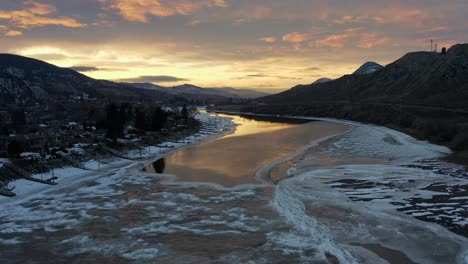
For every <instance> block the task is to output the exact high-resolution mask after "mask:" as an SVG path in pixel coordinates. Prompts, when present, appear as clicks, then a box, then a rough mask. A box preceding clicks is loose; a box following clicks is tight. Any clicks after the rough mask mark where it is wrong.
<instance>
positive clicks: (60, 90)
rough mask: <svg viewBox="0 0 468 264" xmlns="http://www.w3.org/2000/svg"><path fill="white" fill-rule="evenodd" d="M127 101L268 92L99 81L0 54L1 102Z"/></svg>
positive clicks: (208, 98)
mask: <svg viewBox="0 0 468 264" xmlns="http://www.w3.org/2000/svg"><path fill="white" fill-rule="evenodd" d="M85 94H86V95H88V96H89V97H95V98H105V99H109V100H125V101H153V102H154V101H167V100H171V99H174V98H184V99H186V100H201V101H203V102H221V101H227V100H229V99H230V98H233V99H249V98H256V97H260V96H265V95H267V94H266V93H261V92H257V91H253V90H242V89H234V88H216V89H211V88H201V87H197V86H194V85H190V84H185V85H181V86H177V87H172V88H166V87H162V86H157V85H154V84H130V83H117V82H111V81H106V80H96V79H93V78H90V77H88V76H86V75H83V74H81V73H79V72H77V71H75V70H72V69H68V68H61V67H57V66H55V65H52V64H49V63H46V62H44V61H40V60H36V59H33V58H27V57H23V56H18V55H13V54H0V103H2V104H6V103H23V104H30V103H36V102H40V101H47V100H54V99H58V98H67V97H70V96H83V95H85Z"/></svg>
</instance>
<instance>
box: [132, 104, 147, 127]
mask: <svg viewBox="0 0 468 264" xmlns="http://www.w3.org/2000/svg"><path fill="white" fill-rule="evenodd" d="M135 127H136V128H138V129H141V130H145V129H146V114H145V111H144V109H137V110H136V113H135Z"/></svg>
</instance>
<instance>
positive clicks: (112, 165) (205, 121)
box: [0, 112, 235, 201]
mask: <svg viewBox="0 0 468 264" xmlns="http://www.w3.org/2000/svg"><path fill="white" fill-rule="evenodd" d="M197 119H198V120H199V121H200V122H201V123H202V128H201V130H200V131H199V132H197V133H195V134H193V135H190V136H187V137H186V138H183V139H180V140H178V141H167V142H162V143H161V144H158V146H147V147H144V148H142V149H139V150H128V151H126V152H125V153H124V154H125V155H126V156H127V157H128V158H130V159H124V158H119V157H115V156H113V157H110V158H107V159H106V160H105V161H103V160H95V159H91V160H88V161H86V162H84V163H83V164H82V168H78V167H71V166H70V167H62V168H57V169H54V170H53V172H49V173H48V174H43V173H37V174H32V177H34V178H38V179H46V178H49V177H52V176H55V177H57V179H56V180H55V182H57V183H58V184H57V185H55V186H50V185H44V184H40V183H37V182H32V181H28V180H25V179H18V180H16V181H14V182H12V183H11V184H10V186H11V187H10V188H14V190H13V191H14V192H15V193H16V195H17V196H16V197H13V198H9V197H5V196H0V201H1V200H17V199H23V198H25V197H26V196H30V195H34V194H37V193H40V192H43V191H48V190H55V189H60V188H62V187H64V186H66V185H69V184H72V183H77V181H81V180H86V179H90V178H93V177H99V176H103V175H106V174H109V173H112V172H113V171H115V170H119V169H120V168H125V167H128V168H129V169H131V168H133V167H135V166H140V164H141V163H142V162H143V161H142V160H144V159H147V160H153V159H157V158H160V157H163V156H165V155H168V154H170V153H172V152H173V151H176V150H179V149H181V148H183V147H186V146H189V145H191V144H195V143H200V142H204V141H206V140H213V139H214V138H216V137H219V136H222V135H225V134H226V133H230V132H231V131H232V130H233V129H234V127H235V126H234V124H232V122H230V121H229V120H228V119H225V118H219V117H213V116H210V115H209V114H207V113H205V112H202V113H200V114H198V115H197ZM133 158H135V159H138V160H132V159H133ZM5 162H6V161H5Z"/></svg>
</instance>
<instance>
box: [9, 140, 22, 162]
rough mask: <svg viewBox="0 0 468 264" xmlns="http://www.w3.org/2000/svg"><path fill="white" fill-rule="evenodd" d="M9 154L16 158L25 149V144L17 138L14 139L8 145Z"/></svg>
mask: <svg viewBox="0 0 468 264" xmlns="http://www.w3.org/2000/svg"><path fill="white" fill-rule="evenodd" d="M7 148H8V149H7V151H8V156H9V157H12V158H16V157H18V156H19V154H21V153H22V152H23V151H24V144H23V143H22V142H20V141H18V140H16V139H13V140H12V141H11V142H10V143H9V144H8V147H7Z"/></svg>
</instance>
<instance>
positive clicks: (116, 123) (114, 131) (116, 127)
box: [106, 103, 124, 140]
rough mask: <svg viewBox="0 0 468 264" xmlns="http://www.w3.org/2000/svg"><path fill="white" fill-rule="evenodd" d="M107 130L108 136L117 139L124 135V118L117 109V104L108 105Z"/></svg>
mask: <svg viewBox="0 0 468 264" xmlns="http://www.w3.org/2000/svg"><path fill="white" fill-rule="evenodd" d="M106 121H107V132H106V137H107V138H111V139H114V140H115V139H117V138H119V137H122V136H123V127H124V124H123V118H122V116H121V114H120V111H119V110H117V105H116V104H114V103H111V104H110V105H108V106H107V120H106Z"/></svg>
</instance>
